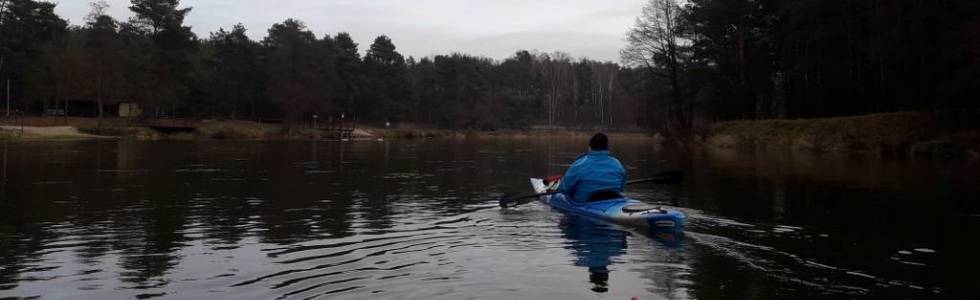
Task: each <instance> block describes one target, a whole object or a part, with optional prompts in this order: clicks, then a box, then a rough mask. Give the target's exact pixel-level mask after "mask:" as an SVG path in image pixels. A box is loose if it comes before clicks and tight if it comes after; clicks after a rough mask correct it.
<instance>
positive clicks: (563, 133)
mask: <svg viewBox="0 0 980 300" xmlns="http://www.w3.org/2000/svg"><path fill="white" fill-rule="evenodd" d="M164 123H166V121H165V122H164ZM181 123H182V124H185V125H189V126H193V127H194V128H195V129H194V131H193V132H190V133H161V132H158V131H156V130H153V129H150V128H147V127H141V126H137V125H134V124H133V123H132V122H130V120H127V119H119V118H106V119H103V120H102V122H99V120H98V119H95V118H75V117H70V118H64V117H19V118H15V119H0V126H3V125H6V126H11V127H25V128H34V129H35V130H40V131H45V130H44V129H45V128H55V127H70V128H77V130H78V131H79V134H78V135H76V136H77V137H78V138H98V137H106V136H108V137H117V138H129V139H138V140H159V139H179V140H190V139H228V140H309V139H314V138H320V139H338V138H340V136H337V133H336V132H329V131H322V130H319V131H318V130H313V129H311V128H309V127H306V126H293V127H292V128H289V127H285V126H283V125H282V124H267V123H259V122H252V121H240V120H239V121H236V120H182V122H181ZM48 131H50V130H48ZM0 133H2V135H0V137H6V138H12V139H22V140H28V139H29V140H43V139H54V137H53V136H51V137H50V138H48V137H47V136H41V135H17V134H13V132H12V131H11V132H7V133H3V132H0ZM353 134H354V138H355V139H358V140H376V139H379V138H381V139H430V138H440V139H444V138H466V139H470V138H483V139H492V138H544V137H570V138H579V137H582V138H587V137H589V136H591V135H592V134H593V132H592V131H586V130H495V131H480V130H448V129H440V128H435V127H431V126H421V125H413V124H402V125H401V126H399V127H397V128H383V127H373V126H366V125H361V126H358V128H357V130H355V131H354V133H353ZM609 134H610V135H611V136H613V137H614V138H635V139H645V138H651V137H652V135H650V134H649V133H648V132H646V131H643V130H635V131H615V132H609ZM25 137H26V138H25Z"/></svg>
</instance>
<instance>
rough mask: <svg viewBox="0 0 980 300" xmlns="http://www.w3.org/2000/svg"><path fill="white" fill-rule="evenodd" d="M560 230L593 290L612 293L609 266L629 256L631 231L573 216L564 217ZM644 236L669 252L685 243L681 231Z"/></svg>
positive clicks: (655, 231)
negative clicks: (627, 252)
mask: <svg viewBox="0 0 980 300" xmlns="http://www.w3.org/2000/svg"><path fill="white" fill-rule="evenodd" d="M560 227H561V230H562V234H563V236H564V237H565V238H566V239H567V240H568V241H567V246H566V248H567V249H569V250H571V252H572V254H573V255H575V260H574V265H575V266H579V267H585V268H586V269H588V271H589V282H590V283H592V287H591V290H592V291H594V292H596V293H605V292H607V291H609V273H610V271H609V266H610V265H613V264H615V263H616V262H615V258H617V257H619V256H621V255H623V254H626V250H627V249H628V248H629V244H628V243H627V239H628V237H629V236H630V234H631V232H629V231H625V230H624V229H622V228H620V227H618V226H615V225H610V224H604V223H600V222H596V221H593V220H590V219H587V218H583V217H579V216H573V215H565V216H563V217H562V218H561V221H560ZM642 235H644V236H645V237H648V238H651V239H652V240H654V241H655V242H656V243H657V244H658V245H659V246H661V247H664V248H667V249H679V248H680V247H681V245H682V244H683V233H680V232H670V231H661V230H652V231H649V232H643V234H642Z"/></svg>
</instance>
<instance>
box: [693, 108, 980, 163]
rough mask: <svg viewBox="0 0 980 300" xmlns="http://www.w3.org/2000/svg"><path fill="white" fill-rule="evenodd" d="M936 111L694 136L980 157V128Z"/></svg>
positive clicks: (712, 143) (742, 145)
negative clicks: (953, 121)
mask: <svg viewBox="0 0 980 300" xmlns="http://www.w3.org/2000/svg"><path fill="white" fill-rule="evenodd" d="M947 122H948V121H947V120H944V119H942V118H941V117H940V116H939V115H938V114H936V113H929V112H898V113H883V114H872V115H864V116H852V117H836V118H818V119H797V120H754V121H731V122H719V123H714V124H711V125H710V126H709V128H707V130H706V131H704V132H702V133H700V134H698V135H696V136H694V137H693V138H692V141H691V142H692V143H693V144H695V145H697V146H702V147H709V148H725V149H790V150H807V151H814V152H852V153H870V154H879V155H898V156H902V155H905V156H930V157H945V158H968V159H971V160H978V159H980V128H969V127H965V128H963V127H961V128H956V127H952V126H948V125H944V124H946V123H947Z"/></svg>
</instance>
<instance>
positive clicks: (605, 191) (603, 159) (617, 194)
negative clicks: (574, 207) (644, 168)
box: [558, 133, 626, 203]
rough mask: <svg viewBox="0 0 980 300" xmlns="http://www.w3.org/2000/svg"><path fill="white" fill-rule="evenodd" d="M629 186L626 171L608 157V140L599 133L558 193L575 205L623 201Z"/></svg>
mask: <svg viewBox="0 0 980 300" xmlns="http://www.w3.org/2000/svg"><path fill="white" fill-rule="evenodd" d="M625 187H626V169H625V168H623V164H622V163H620V162H619V160H617V159H616V158H615V157H613V156H612V155H611V154H609V137H608V136H606V135H605V134H602V133H597V134H595V135H594V136H592V138H591V139H589V152H586V153H585V154H582V155H581V156H579V157H578V159H576V160H575V162H574V163H572V166H571V167H569V168H568V171H567V172H565V176H564V177H562V179H561V184H560V185H559V186H558V191H559V192H561V193H562V194H564V195H565V196H566V197H568V199H571V201H572V202H576V203H586V202H591V201H601V200H608V199H616V198H621V197H622V195H623V190H624V189H625Z"/></svg>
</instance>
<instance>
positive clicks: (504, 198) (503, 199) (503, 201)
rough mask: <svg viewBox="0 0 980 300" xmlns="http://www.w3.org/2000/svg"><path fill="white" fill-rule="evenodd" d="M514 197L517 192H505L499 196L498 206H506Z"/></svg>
mask: <svg viewBox="0 0 980 300" xmlns="http://www.w3.org/2000/svg"><path fill="white" fill-rule="evenodd" d="M514 197H517V193H506V194H504V195H503V196H500V201H499V203H500V207H503V208H507V207H508V206H509V205H510V204H511V203H513V202H514Z"/></svg>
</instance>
